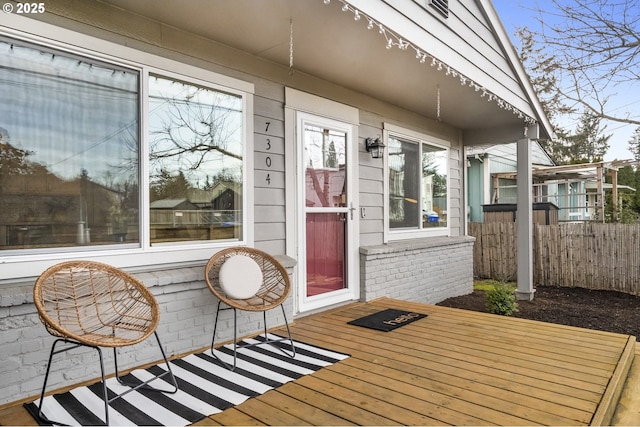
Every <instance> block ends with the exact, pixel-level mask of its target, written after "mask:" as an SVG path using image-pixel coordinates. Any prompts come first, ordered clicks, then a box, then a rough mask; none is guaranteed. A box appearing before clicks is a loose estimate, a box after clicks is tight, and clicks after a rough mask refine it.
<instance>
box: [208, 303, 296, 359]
mask: <svg viewBox="0 0 640 427" xmlns="http://www.w3.org/2000/svg"><path fill="white" fill-rule="evenodd" d="M220 304H221V302H220V301H219V302H218V308H217V310H216V318H215V323H214V326H213V339H212V340H211V355H212V356H213V357H215V358H216V360H218V362H220V364H221V365H222V366H223V367H225V368H227V369H229V370H230V371H234V370H235V369H236V367H237V365H238V349H239V348H246V347H253V346H256V345H263V344H270V345H272V346H273V347H275V348H277V349H278V350H280V351H281V352H282V353H283V354H284V355H286V356H288V357H290V358H292V359H293V358H294V357H296V348H295V345H294V343H293V338H292V337H291V329H290V328H289V322H288V321H287V314H286V312H285V311H284V305H282V304H281V305H280V308H281V309H282V315H283V317H284V323H285V326H286V328H287V335H288V338H278V339H270V338H269V336H268V328H267V313H266V311H264V312H263V313H262V316H263V322H264V340H262V341H261V342H258V343H253V344H238V327H237V322H238V314H237V310H236V309H235V308H234V307H230V309H232V310H233V365H231V364H230V363H227V362H225V361H224V360H222V359H221V358H220V357H218V355H216V352H215V347H214V343H215V338H216V330H217V328H218V318H219V316H220V310H225V309H221V308H220ZM287 339H288V340H289V343H290V345H291V349H290V350H289V349H285V348H284V347H283V346H279V345H276V344H277V343H280V342H283V341H286V340H287ZM286 347H288V346H286Z"/></svg>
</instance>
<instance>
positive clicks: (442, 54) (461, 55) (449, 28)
mask: <svg viewBox="0 0 640 427" xmlns="http://www.w3.org/2000/svg"><path fill="white" fill-rule="evenodd" d="M384 2H385V3H386V6H387V7H384V8H383V7H380V6H379V5H378V4H377V2H371V1H368V0H350V3H351V4H353V5H354V7H356V8H358V9H360V10H361V11H363V12H365V13H367V14H368V15H370V16H373V17H374V18H375V19H377V20H379V21H383V22H394V20H395V22H398V23H400V22H403V20H404V19H406V18H408V19H409V20H411V21H412V25H406V24H405V25H403V27H402V34H403V36H404V37H406V38H407V39H408V40H409V41H411V42H412V43H414V44H416V45H418V46H419V47H421V48H423V49H424V50H425V51H427V52H429V53H430V54H432V55H433V56H434V57H436V58H438V59H440V60H442V61H444V62H446V63H447V64H448V65H449V66H451V67H452V68H453V69H455V70H458V71H461V70H464V74H465V75H466V76H467V77H469V78H471V79H473V80H474V81H476V82H478V83H479V84H480V85H481V86H484V87H490V88H491V90H492V92H494V93H495V94H496V95H498V96H500V97H502V98H503V99H509V100H510V102H511V103H512V104H513V106H514V107H516V108H518V109H520V110H521V111H523V112H525V113H527V114H530V115H531V116H535V114H534V113H533V110H532V108H531V106H530V104H529V102H528V100H527V99H525V98H524V97H523V96H522V94H523V92H522V88H521V87H520V85H519V83H518V82H517V81H516V79H515V78H514V70H513V67H512V65H511V64H510V60H509V59H508V58H507V57H506V56H505V54H504V52H503V51H502V50H501V49H500V48H499V45H498V44H496V35H495V34H494V32H493V31H494V29H493V28H492V27H491V24H490V22H489V20H488V19H486V18H485V17H484V15H483V13H482V11H481V10H480V9H479V7H478V4H477V2H475V1H450V2H449V17H448V18H446V19H433V17H434V16H435V17H436V18H437V17H439V16H440V15H439V14H438V12H436V11H434V10H433V9H432V8H431V7H430V6H429V5H428V3H429V0H384ZM480 3H482V4H484V6H485V9H487V11H488V12H489V13H494V10H493V6H492V5H491V3H490V1H488V0H487V1H481V2H480ZM391 27H392V28H393V25H391ZM504 41H505V42H506V43H507V45H508V47H510V44H509V41H508V40H504Z"/></svg>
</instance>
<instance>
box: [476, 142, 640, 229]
mask: <svg viewBox="0 0 640 427" xmlns="http://www.w3.org/2000/svg"><path fill="white" fill-rule="evenodd" d="M516 157H517V153H516V147H515V144H504V145H491V146H484V147H481V146H476V147H468V148H467V180H468V183H467V192H468V203H469V204H468V210H467V214H468V219H469V221H476V222H485V221H486V218H485V213H486V212H491V214H490V215H491V216H492V219H491V221H494V220H495V219H494V218H496V216H495V215H494V214H495V213H496V212H512V211H513V210H514V204H515V203H516V201H517V194H516V189H517V177H518V171H517V159H516ZM630 162H631V161H626V160H614V161H611V162H597V163H582V164H573V165H561V166H557V165H555V164H554V162H553V160H552V159H551V158H550V157H549V156H548V154H547V153H546V152H545V151H544V149H543V148H542V147H541V146H540V145H539V144H538V143H537V142H536V141H534V142H533V145H532V180H533V187H532V193H533V198H532V201H533V209H534V210H541V211H549V210H551V211H555V213H554V215H553V219H554V220H555V223H557V222H576V221H594V220H600V221H603V220H604V213H603V212H604V211H603V209H604V203H603V201H605V200H606V197H605V196H606V195H607V194H612V195H617V197H616V200H615V202H616V203H615V205H617V206H621V205H622V200H623V194H624V193H630V192H631V193H633V192H635V189H634V188H631V187H629V186H626V185H619V184H617V180H613V181H614V183H607V182H605V181H604V180H605V176H611V177H613V176H615V175H616V174H617V170H618V169H619V168H620V167H623V166H625V165H627V164H629V163H630ZM535 216H536V217H538V218H540V219H543V218H544V217H545V216H544V215H535ZM497 218H515V215H510V214H509V215H498V216H497Z"/></svg>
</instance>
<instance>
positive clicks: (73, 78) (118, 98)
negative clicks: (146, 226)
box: [0, 40, 139, 250]
mask: <svg viewBox="0 0 640 427" xmlns="http://www.w3.org/2000/svg"><path fill="white" fill-rule="evenodd" d="M0 64H1V66H0V200H2V203H0V250H11V249H37V248H55V247H74V246H89V245H90V246H96V245H105V244H115V243H123V242H138V219H139V214H138V189H139V181H138V179H139V123H138V117H139V95H138V88H139V73H138V72H137V71H134V70H129V69H125V68H121V67H118V66H114V65H109V64H106V63H102V62H98V61H94V60H91V59H87V58H84V57H79V56H73V55H69V54H64V53H62V52H58V51H49V50H46V49H43V48H40V47H35V46H31V45H26V44H21V43H16V42H13V41H8V40H6V41H3V40H0Z"/></svg>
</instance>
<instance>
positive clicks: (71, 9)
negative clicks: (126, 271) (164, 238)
mask: <svg viewBox="0 0 640 427" xmlns="http://www.w3.org/2000/svg"><path fill="white" fill-rule="evenodd" d="M46 7H47V13H45V14H43V15H38V16H34V18H35V19H38V20H41V21H44V22H47V23H50V24H54V25H56V26H59V27H61V28H65V29H68V30H72V31H76V32H79V33H84V34H87V35H90V36H94V37H100V38H102V39H105V40H107V41H110V42H114V43H118V44H123V45H127V46H128V47H130V48H134V49H138V50H142V51H147V52H149V53H152V54H156V55H159V56H164V57H167V58H170V59H173V60H176V61H181V62H184V63H188V64H190V65H193V66H196V67H200V68H203V69H207V70H210V71H213V72H216V73H219V74H221V75H225V76H229V77H233V78H236V79H240V80H244V81H247V82H251V83H253V84H254V85H255V94H254V109H253V111H254V117H253V126H254V141H253V146H254V184H255V193H254V220H255V224H254V228H253V230H252V234H253V241H254V244H255V246H256V247H257V248H259V249H263V250H266V251H268V252H270V253H272V254H274V255H280V254H284V253H285V248H286V242H287V239H288V238H289V237H288V236H287V235H286V231H285V217H286V212H287V209H289V207H287V206H286V204H285V200H286V191H287V189H286V188H285V177H284V174H285V165H284V163H285V158H284V153H285V147H284V144H285V134H284V88H285V86H290V87H295V88H296V89H298V90H301V91H307V92H310V93H314V94H318V95H321V96H323V97H326V98H328V99H332V100H335V101H338V102H342V103H345V104H347V105H350V106H353V107H356V108H358V109H359V110H360V117H361V123H360V128H359V137H358V144H359V176H360V182H359V186H360V194H359V205H360V207H362V208H364V212H365V215H364V218H361V221H360V230H361V233H360V246H361V250H360V253H361V265H360V271H361V272H362V274H361V290H362V295H361V297H362V299H365V300H370V299H373V298H376V297H380V296H390V297H395V298H402V299H408V300H414V301H421V302H438V301H441V300H443V299H445V298H447V297H449V296H453V295H460V294H464V293H469V292H471V289H472V283H471V278H472V258H471V255H472V239H469V238H467V237H464V218H463V209H462V207H463V206H464V200H463V197H464V196H463V194H462V185H463V184H462V183H463V176H462V166H463V155H462V152H463V150H462V141H461V138H460V135H461V133H460V132H459V131H458V130H457V129H454V128H452V127H450V126H447V125H445V124H442V123H438V122H436V121H435V120H429V119H425V118H424V117H422V116H418V115H416V114H414V113H412V112H409V111H405V110H401V109H399V108H397V107H394V106H391V105H389V104H385V103H383V102H381V101H378V100H376V99H373V98H370V97H368V96H367V95H365V94H361V93H356V92H354V91H351V90H349V89H346V88H344V87H339V86H337V85H334V84H332V83H331V82H327V81H322V80H319V79H317V78H315V77H312V76H308V75H305V74H303V73H299V72H297V73H296V72H294V74H293V75H292V76H290V75H289V73H288V70H287V69H286V68H284V67H281V66H278V65H275V64H272V63H268V62H266V61H262V60H260V59H257V58H256V57H253V56H251V55H248V54H246V53H244V52H240V51H237V50H234V49H231V48H228V47H225V46H222V45H220V44H217V43H215V42H213V41H209V40H204V39H202V38H200V37H197V36H195V35H192V34H189V33H186V32H183V31H180V30H178V29H175V28H171V27H168V26H165V25H162V24H160V23H157V22H153V21H150V20H148V19H145V18H143V17H140V16H137V15H134V14H129V13H126V12H123V11H120V10H118V9H116V8H110V7H109V6H107V5H105V4H102V3H94V2H84V1H82V2H75V1H68V0H49V1H48V2H47V4H46ZM4 18H6V19H9V18H7V17H6V16H5V17H4ZM4 22H7V21H4ZM2 23H3V21H1V20H0V24H2ZM6 25H9V24H6ZM42 36H46V37H51V38H54V39H55V38H56V33H55V32H52V33H51V34H42ZM266 122H269V123H270V124H269V127H268V130H267V127H266ZM385 122H391V123H395V124H397V125H398V126H403V127H406V128H408V129H412V130H415V131H418V132H422V133H424V134H427V135H431V136H435V137H437V138H440V139H445V140H447V141H449V143H450V170H449V182H450V195H451V197H450V206H449V221H450V224H451V225H450V227H451V228H450V234H451V235H452V236H458V237H451V238H447V237H438V238H433V239H426V240H425V239H421V240H419V241H415V242H413V241H412V242H404V243H403V242H394V243H393V244H389V245H384V244H383V243H384V242H383V239H384V215H383V212H384V209H383V206H384V203H385V201H384V200H383V195H382V194H383V173H384V171H383V162H382V161H381V160H380V159H372V158H371V157H370V156H369V154H368V153H366V152H365V150H364V147H363V140H364V138H366V137H375V136H376V135H378V134H382V127H383V123H385ZM266 138H269V139H270V141H271V146H272V149H271V150H269V151H267V150H266V148H265V147H266V145H265V142H266ZM267 156H269V157H270V159H271V167H267V166H266V157H267ZM266 173H269V174H270V178H271V182H270V183H268V182H267V181H266ZM291 208H292V207H291ZM291 238H292V237H291ZM281 259H282V261H283V262H284V263H285V265H286V266H287V267H288V268H289V269H290V271H291V269H292V268H293V267H294V265H295V261H294V260H292V259H290V258H287V257H282V258H281ZM204 262H205V260H194V261H193V262H192V263H190V264H189V265H188V266H185V267H183V268H176V267H175V266H171V267H166V266H144V267H141V268H138V269H132V272H133V273H134V274H135V275H137V276H138V277H139V278H140V279H141V280H142V281H143V282H144V283H145V284H146V285H147V286H149V287H150V289H151V290H152V292H153V293H154V294H155V295H156V296H157V298H158V301H159V303H160V307H161V321H160V326H159V329H158V332H159V335H160V337H161V339H162V340H163V344H164V345H165V348H166V350H167V354H168V355H169V356H171V355H176V354H180V353H184V352H187V351H192V350H196V349H200V348H203V347H205V346H208V345H209V344H210V339H211V335H210V334H211V333H212V329H213V325H212V323H213V312H214V304H215V300H214V298H213V296H212V295H211V294H210V292H209V290H208V289H207V288H206V284H205V282H204V280H203V266H204ZM389 263H395V264H397V265H398V267H397V269H398V272H397V273H394V275H393V276H390V275H388V274H387V273H386V272H384V273H383V270H385V268H384V267H388V266H389ZM383 266H384V267H383ZM0 268H8V267H7V266H6V265H2V264H0ZM37 274H38V272H34V277H29V278H24V277H22V278H19V279H16V280H6V281H4V282H3V283H0V334H1V335H0V336H1V342H2V344H3V345H2V346H0V360H3V362H4V363H2V365H1V366H0V384H2V385H3V386H2V387H1V388H0V405H1V404H3V403H6V402H11V401H16V400H18V399H23V398H28V397H31V396H35V395H37V394H38V393H39V391H40V390H39V388H40V387H41V381H42V376H43V371H44V366H45V361H46V358H47V356H48V354H47V353H48V350H49V347H50V344H51V342H52V338H51V337H50V336H49V335H48V334H47V333H46V332H45V329H44V327H43V326H42V325H41V323H40V322H39V320H38V318H37V314H36V312H35V307H34V305H33V303H32V295H31V292H32V287H33V280H35V276H36V275H37ZM389 285H391V286H389ZM286 309H287V312H288V313H289V314H290V315H291V316H293V314H294V313H293V304H292V301H291V298H290V299H289V301H287V303H286ZM225 316H227V317H226V323H223V326H222V328H221V329H222V330H221V336H220V337H219V340H228V339H230V338H231V334H232V330H231V323H230V321H229V319H230V318H229V317H228V316H230V313H225ZM273 316H276V317H275V319H274V320H275V322H274V324H278V323H282V319H281V317H278V315H277V314H274V315H273ZM241 322H242V325H241V326H240V334H241V335H244V334H249V333H253V332H257V331H258V330H259V322H258V321H257V318H256V317H255V316H241ZM108 357H110V356H108ZM122 357H123V366H125V367H127V366H131V365H140V364H143V363H148V362H152V361H155V360H157V359H158V358H159V355H158V353H157V352H156V348H155V346H154V345H153V343H152V342H149V343H145V344H141V345H139V346H137V347H135V348H133V349H128V350H125V351H124V352H122ZM53 369H54V370H53V372H52V380H51V387H52V388H56V387H61V386H63V385H68V384H69V383H70V382H80V381H83V380H87V379H90V378H95V377H97V376H98V370H97V359H96V356H95V354H94V353H93V352H91V351H82V350H80V351H78V352H77V355H76V356H74V358H73V359H68V361H66V362H60V363H58V364H55V365H54V368H53Z"/></svg>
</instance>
